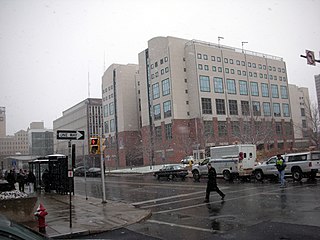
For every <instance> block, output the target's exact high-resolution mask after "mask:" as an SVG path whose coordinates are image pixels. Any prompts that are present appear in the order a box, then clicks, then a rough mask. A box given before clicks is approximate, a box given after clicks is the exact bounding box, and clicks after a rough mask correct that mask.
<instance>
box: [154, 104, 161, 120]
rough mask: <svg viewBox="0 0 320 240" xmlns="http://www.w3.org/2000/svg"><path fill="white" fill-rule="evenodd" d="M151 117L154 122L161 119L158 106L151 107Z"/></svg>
mask: <svg viewBox="0 0 320 240" xmlns="http://www.w3.org/2000/svg"><path fill="white" fill-rule="evenodd" d="M153 117H154V120H159V119H161V108H160V104H157V105H154V106H153Z"/></svg>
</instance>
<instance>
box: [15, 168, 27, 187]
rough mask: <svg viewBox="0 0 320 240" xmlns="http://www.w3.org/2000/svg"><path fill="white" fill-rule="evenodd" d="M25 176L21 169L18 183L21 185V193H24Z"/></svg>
mask: <svg viewBox="0 0 320 240" xmlns="http://www.w3.org/2000/svg"><path fill="white" fill-rule="evenodd" d="M25 178H26V176H25V174H24V172H23V171H22V169H20V171H19V173H18V175H17V182H18V184H19V191H20V192H24V184H25Z"/></svg>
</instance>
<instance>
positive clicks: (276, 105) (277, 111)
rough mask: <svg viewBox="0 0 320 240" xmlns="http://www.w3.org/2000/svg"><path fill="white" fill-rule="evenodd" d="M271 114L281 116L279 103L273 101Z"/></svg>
mask: <svg viewBox="0 0 320 240" xmlns="http://www.w3.org/2000/svg"><path fill="white" fill-rule="evenodd" d="M273 116H275V117H281V110H280V104H279V103H274V104H273Z"/></svg>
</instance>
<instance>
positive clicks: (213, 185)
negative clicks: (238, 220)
mask: <svg viewBox="0 0 320 240" xmlns="http://www.w3.org/2000/svg"><path fill="white" fill-rule="evenodd" d="M207 166H208V182H207V189H206V198H205V200H204V202H206V203H208V202H209V198H210V192H212V191H215V192H217V193H218V194H219V195H220V196H221V200H224V197H225V196H226V195H225V194H224V193H223V192H221V190H220V189H219V188H218V186H217V173H216V170H215V169H214V168H213V167H212V166H211V163H208V164H207Z"/></svg>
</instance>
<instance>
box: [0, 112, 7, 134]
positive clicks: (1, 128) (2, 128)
mask: <svg viewBox="0 0 320 240" xmlns="http://www.w3.org/2000/svg"><path fill="white" fill-rule="evenodd" d="M6 135H7V134H6V108H5V107H0V138H1V137H5V136H6Z"/></svg>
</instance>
